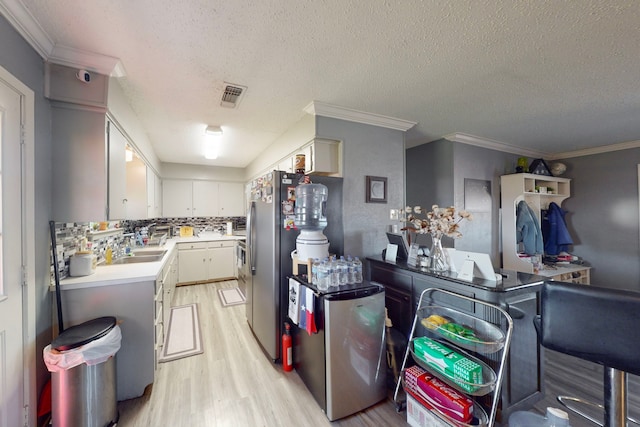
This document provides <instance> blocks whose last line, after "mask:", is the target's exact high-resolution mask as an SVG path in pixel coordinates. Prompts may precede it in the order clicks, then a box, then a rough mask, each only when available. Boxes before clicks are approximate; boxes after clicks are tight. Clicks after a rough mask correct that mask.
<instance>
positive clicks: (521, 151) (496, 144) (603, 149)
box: [442, 132, 640, 160]
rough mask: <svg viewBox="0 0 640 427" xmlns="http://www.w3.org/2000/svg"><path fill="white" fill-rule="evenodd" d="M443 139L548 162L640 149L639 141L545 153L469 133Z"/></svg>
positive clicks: (450, 135)
mask: <svg viewBox="0 0 640 427" xmlns="http://www.w3.org/2000/svg"><path fill="white" fill-rule="evenodd" d="M442 138H444V139H447V140H449V141H455V142H460V143H462V144H469V145H475V146H477V147H482V148H489V149H492V150H497V151H502V152H506V153H511V154H518V155H521V156H526V157H533V158H536V159H542V158H544V159H547V160H562V159H569V158H572V157H582V156H590V155H593V154H602V153H608V152H611V151H620V150H629V149H632V148H640V140H638V141H629V142H621V143H619V144H611V145H603V146H600V147H594V148H585V149H583V150H575V151H565V152H563V153H553V154H552V153H545V152H543V151H537V150H528V149H525V148H520V147H515V146H513V145H510V144H506V143H504V142H501V141H496V140H493V139H488V138H481V137H479V136H474V135H469V134H467V133H461V132H456V133H450V134H448V135H445V136H443V137H442Z"/></svg>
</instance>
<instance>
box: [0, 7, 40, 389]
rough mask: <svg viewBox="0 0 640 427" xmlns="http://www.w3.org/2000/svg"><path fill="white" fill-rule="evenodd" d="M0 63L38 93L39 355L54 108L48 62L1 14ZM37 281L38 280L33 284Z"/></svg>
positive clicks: (35, 225)
mask: <svg viewBox="0 0 640 427" xmlns="http://www.w3.org/2000/svg"><path fill="white" fill-rule="evenodd" d="M0 40H2V48H1V49H0V65H1V66H2V67H4V68H5V69H7V70H8V71H9V72H10V73H11V74H13V75H14V76H15V77H16V78H18V79H19V80H20V81H22V82H23V83H24V84H25V85H27V86H29V87H30V88H31V89H32V90H33V91H34V93H35V161H34V163H35V224H33V227H34V229H35V238H36V242H35V255H36V259H35V263H36V265H35V273H36V283H35V286H36V304H37V307H36V333H37V337H36V346H37V348H36V356H38V355H41V354H42V349H43V348H44V347H45V346H46V345H48V344H49V343H50V342H51V338H52V336H51V301H50V297H49V228H48V227H49V226H48V223H49V218H50V217H51V190H52V189H51V177H52V165H51V137H50V133H51V108H50V106H49V101H47V100H46V99H45V98H44V63H43V61H42V58H41V57H40V56H39V55H38V54H37V53H36V52H35V51H34V50H33V49H32V48H31V46H29V44H28V43H26V42H25V41H24V39H23V38H22V36H20V35H19V34H18V33H17V32H16V31H15V30H14V29H13V27H12V26H11V25H10V24H9V23H8V22H7V21H6V20H5V18H4V17H3V16H0ZM30 285H34V284H30ZM37 360H38V362H37V367H38V372H37V387H38V391H39V390H40V389H41V388H42V385H43V384H44V381H45V379H46V376H47V370H46V367H45V366H44V363H43V362H42V357H38V358H37Z"/></svg>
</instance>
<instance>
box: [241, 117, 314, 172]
mask: <svg viewBox="0 0 640 427" xmlns="http://www.w3.org/2000/svg"><path fill="white" fill-rule="evenodd" d="M315 136H316V123H315V117H314V116H312V115H310V114H305V115H304V116H303V117H302V118H301V119H300V120H299V121H298V122H297V123H296V124H295V125H293V126H292V127H291V128H290V129H289V130H287V131H286V132H285V133H283V134H282V135H281V136H279V137H278V138H276V140H275V141H273V143H272V144H271V145H270V146H269V147H268V148H267V149H266V150H264V151H263V152H262V153H260V155H259V156H258V157H256V159H255V160H254V161H252V162H251V163H249V165H248V166H247V167H246V168H245V182H249V181H251V180H252V179H253V178H256V177H258V176H260V175H263V174H264V173H265V172H267V171H269V170H273V168H272V167H271V166H272V165H274V164H277V163H278V162H279V161H280V160H281V159H283V158H285V157H286V156H287V155H289V154H291V153H293V152H294V151H295V150H297V149H298V148H300V147H301V146H303V145H304V144H306V143H307V142H309V141H311V140H312V139H313V138H314V137H315Z"/></svg>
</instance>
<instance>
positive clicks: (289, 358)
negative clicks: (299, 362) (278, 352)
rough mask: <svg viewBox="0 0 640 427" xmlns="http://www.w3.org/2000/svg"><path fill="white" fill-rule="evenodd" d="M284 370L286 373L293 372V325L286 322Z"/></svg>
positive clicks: (283, 337) (283, 353)
mask: <svg viewBox="0 0 640 427" xmlns="http://www.w3.org/2000/svg"><path fill="white" fill-rule="evenodd" d="M282 369H284V370H285V371H286V372H290V371H291V370H293V345H292V340H291V325H289V323H287V322H285V324H284V334H283V335H282Z"/></svg>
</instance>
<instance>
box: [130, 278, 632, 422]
mask: <svg viewBox="0 0 640 427" xmlns="http://www.w3.org/2000/svg"><path fill="white" fill-rule="evenodd" d="M236 285H237V283H236V282H235V281H226V282H217V283H208V284H198V285H192V286H181V287H178V288H176V291H175V295H174V301H173V304H174V305H183V304H188V303H193V302H197V303H198V304H199V315H200V323H201V328H202V334H203V336H202V340H203V346H204V353H203V354H200V355H197V356H192V357H187V358H184V359H179V360H175V361H172V362H167V363H161V364H160V365H159V368H158V371H157V372H156V381H155V383H154V384H153V387H150V388H149V389H148V390H147V392H146V393H145V394H144V395H143V396H142V397H139V398H137V399H131V400H127V401H123V402H119V403H118V410H119V412H120V421H119V423H118V426H119V427H136V426H139V427H147V426H172V427H179V426H184V427H187V426H188V427H201V426H202V427H204V426H207V427H210V426H233V427H237V426H265V427H266V426H268V427H273V426H278V427H289V426H291V427H294V426H295V427H298V426H309V427H316V426H340V427H368V426H371V427H373V426H376V427H378V426H390V427H393V426H406V425H407V424H406V413H405V412H404V411H403V412H401V413H397V412H396V410H395V405H394V404H393V403H392V402H391V400H387V401H385V402H381V403H379V404H378V405H375V406H373V407H371V408H369V409H367V410H366V411H363V412H360V413H358V414H355V415H353V416H350V417H347V418H344V419H342V420H338V421H335V422H333V423H331V422H329V421H328V419H327V417H326V416H325V415H324V413H323V412H322V411H321V410H320V408H319V406H318V404H317V403H316V401H315V400H314V399H313V397H312V396H311V394H310V393H309V391H308V390H307V389H306V387H305V385H304V384H303V383H302V381H301V380H300V377H299V376H298V375H297V373H296V372H295V371H294V372H284V371H283V370H282V367H281V365H279V364H278V365H274V364H273V363H271V361H270V360H269V359H268V358H267V357H266V356H265V355H264V353H262V351H261V349H260V347H259V346H258V344H257V342H256V340H255V338H254V337H253V335H252V334H251V331H250V329H249V326H248V325H247V322H246V318H245V305H237V306H230V307H223V306H222V305H221V303H220V300H219V299H218V295H217V290H218V289H220V288H231V287H235V286H236ZM545 385H546V393H545V398H544V399H543V400H542V401H540V402H538V404H536V405H535V408H533V410H534V411H538V412H539V413H541V414H543V413H544V411H545V409H546V407H547V406H554V407H561V405H560V404H559V403H558V402H557V401H556V400H555V399H556V396H557V395H558V394H564V395H572V396H579V397H584V398H588V399H590V400H592V401H594V402H598V403H602V395H603V391H602V367H600V366H598V365H595V364H592V363H588V362H584V361H582V360H579V359H576V358H573V357H570V356H566V355H563V354H559V353H555V352H551V351H547V352H546V373H545ZM628 394H629V403H630V404H629V406H630V415H631V416H633V417H635V418H636V419H638V418H640V379H639V378H638V377H634V376H629V389H628ZM570 421H571V425H572V426H573V427H593V426H594V425H595V424H593V423H591V422H589V421H587V420H584V419H583V418H581V417H579V416H577V415H575V414H570Z"/></svg>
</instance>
